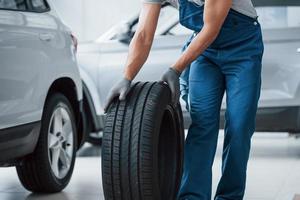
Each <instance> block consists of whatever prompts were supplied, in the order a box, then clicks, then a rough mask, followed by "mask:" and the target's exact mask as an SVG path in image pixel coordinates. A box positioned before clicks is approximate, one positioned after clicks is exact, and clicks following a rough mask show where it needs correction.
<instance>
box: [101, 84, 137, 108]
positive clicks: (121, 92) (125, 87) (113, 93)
mask: <svg viewBox="0 0 300 200" xmlns="http://www.w3.org/2000/svg"><path fill="white" fill-rule="evenodd" d="M130 86H131V80H128V79H126V78H123V79H122V80H120V81H119V82H118V83H117V84H116V85H114V86H113V88H112V89H111V90H110V92H109V94H108V97H107V100H106V102H105V104H104V112H107V109H108V107H109V105H110V104H111V102H112V101H113V99H114V98H116V97H119V100H120V101H123V100H125V98H126V96H127V94H128V92H129V91H130Z"/></svg>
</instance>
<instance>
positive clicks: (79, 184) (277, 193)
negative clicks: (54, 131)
mask: <svg viewBox="0 0 300 200" xmlns="http://www.w3.org/2000/svg"><path fill="white" fill-rule="evenodd" d="M221 148H222V134H221V137H220V139H219V145H218V152H217V156H216V162H215V165H214V189H215V188H216V184H217V181H218V179H219V177H220V166H221V162H220V159H221ZM79 154H80V157H79V158H78V160H77V163H76V166H75V171H74V176H73V179H72V180H71V183H70V185H69V186H68V187H67V188H66V190H65V191H64V192H63V193H60V194H56V195H43V196H41V195H33V194H30V193H29V192H27V191H26V190H24V189H23V188H22V186H21V185H20V184H19V182H18V179H17V176H16V173H15V170H14V168H1V169H0V200H52V199H53V200H83V199H84V200H99V199H100V200H102V199H103V194H102V190H101V169H100V166H101V163H100V162H101V159H100V156H99V155H100V149H99V148H98V149H97V148H94V147H90V146H89V145H86V146H85V147H84V148H83V149H82V151H81V152H80V153H79ZM296 194H300V140H298V139H295V138H294V137H289V136H288V135H287V134H256V135H255V137H254V139H253V150H252V155H251V160H250V162H249V169H248V186H247V192H246V196H245V200H293V199H294V198H295V196H296Z"/></svg>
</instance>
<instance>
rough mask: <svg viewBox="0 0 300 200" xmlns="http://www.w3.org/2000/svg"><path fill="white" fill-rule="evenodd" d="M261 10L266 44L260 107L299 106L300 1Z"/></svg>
mask: <svg viewBox="0 0 300 200" xmlns="http://www.w3.org/2000/svg"><path fill="white" fill-rule="evenodd" d="M275 3H276V4H275ZM279 3H280V4H279ZM257 11H258V14H259V21H260V23H261V26H262V29H263V38H264V44H265V53H264V57H263V73H262V76H263V77H262V92H261V100H260V107H286V106H298V105H299V102H300V97H299V96H300V95H299V94H300V2H299V1H289V2H285V1H278V2H274V3H273V2H272V1H271V2H269V3H268V4H267V5H264V7H258V8H257Z"/></svg>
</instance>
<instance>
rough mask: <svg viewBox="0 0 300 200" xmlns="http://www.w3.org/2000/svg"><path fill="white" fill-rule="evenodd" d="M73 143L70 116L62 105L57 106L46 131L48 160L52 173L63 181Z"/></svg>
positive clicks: (70, 157)
mask: <svg viewBox="0 0 300 200" xmlns="http://www.w3.org/2000/svg"><path fill="white" fill-rule="evenodd" d="M73 141H74V138H73V128H72V121H71V117H70V114H69V112H68V110H67V109H66V106H65V105H64V104H59V105H58V107H57V108H56V109H55V110H54V112H53V114H52V116H51V120H50V123H49V130H48V158H49V162H50V166H51V169H52V172H53V173H54V175H55V176H56V177H57V178H59V179H63V178H64V177H65V176H66V175H67V174H68V172H69V170H70V167H71V163H72V157H73V151H74V150H73Z"/></svg>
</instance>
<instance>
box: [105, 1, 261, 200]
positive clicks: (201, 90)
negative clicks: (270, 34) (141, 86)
mask: <svg viewBox="0 0 300 200" xmlns="http://www.w3.org/2000/svg"><path fill="white" fill-rule="evenodd" d="M163 2H164V1H163V0H144V3H143V7H142V12H141V15H140V20H139V25H138V28H137V31H136V33H135V35H134V37H133V40H132V42H131V44H130V50H129V55H128V60H127V63H126V66H125V71H124V78H123V79H122V80H121V81H120V82H118V83H117V84H116V85H115V86H114V87H113V88H112V90H111V92H110V94H109V96H108V100H107V103H106V106H105V110H106V109H107V107H108V105H109V104H110V102H111V101H112V99H114V98H115V97H119V99H120V100H124V99H125V97H126V95H127V93H128V92H129V89H130V86H131V81H132V80H133V79H134V77H135V76H136V75H137V73H138V72H139V70H140V69H141V67H142V66H143V64H144V63H145V61H146V60H147V57H148V55H149V52H150V49H151V45H152V42H153V38H154V33H155V29H156V26H157V21H158V17H159V13H160V9H161V3H163ZM168 2H169V3H171V4H172V5H173V6H175V7H177V8H179V12H180V23H181V24H182V25H183V26H185V27H187V28H189V29H191V30H194V31H195V33H194V34H193V36H192V37H191V38H190V39H189V41H188V42H187V44H186V46H185V50H184V52H183V54H182V55H181V56H180V58H179V59H178V60H177V61H176V62H175V64H174V65H173V66H172V67H171V68H169V69H168V70H167V72H166V73H165V74H164V75H163V77H162V80H163V81H165V82H166V83H168V85H169V86H170V89H171V91H172V95H173V103H174V104H177V103H178V100H179V96H180V95H179V93H180V91H179V87H180V86H179V76H180V75H181V83H182V88H181V91H182V96H183V98H184V99H185V100H187V99H188V102H187V103H189V110H190V114H191V118H192V124H191V126H190V128H189V132H188V136H187V139H186V145H185V160H184V174H183V178H182V184H181V187H180V191H179V195H178V199H180V200H210V199H211V190H212V188H211V187H212V165H213V160H214V156H215V151H216V146H217V138H218V132H219V115H220V108H221V103H222V99H223V96H224V92H225V91H226V98H227V99H226V103H227V110H226V114H225V117H226V124H225V139H224V149H223V163H222V177H221V180H220V182H219V185H218V188H217V191H216V195H215V199H216V200H241V199H243V196H244V192H245V186H246V171H247V162H248V159H249V152H250V146H251V137H252V135H253V133H254V130H255V116H256V111H257V104H258V100H259V96H260V88H261V62H262V55H263V41H262V35H261V28H260V25H259V23H258V21H257V15H256V11H255V9H254V7H253V5H252V2H251V0H205V3H204V1H202V0H168ZM182 72H183V73H182ZM187 95H188V98H187Z"/></svg>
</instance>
